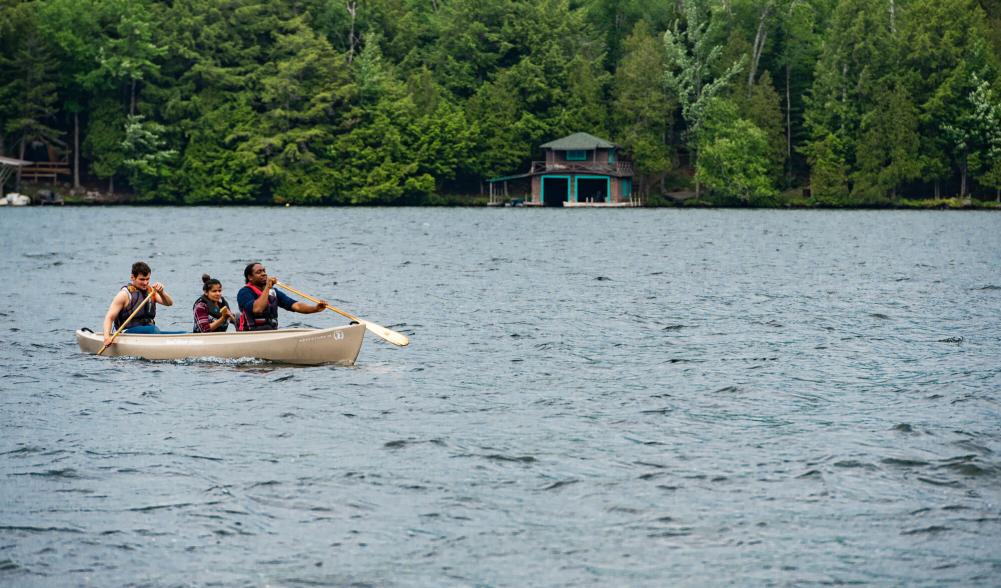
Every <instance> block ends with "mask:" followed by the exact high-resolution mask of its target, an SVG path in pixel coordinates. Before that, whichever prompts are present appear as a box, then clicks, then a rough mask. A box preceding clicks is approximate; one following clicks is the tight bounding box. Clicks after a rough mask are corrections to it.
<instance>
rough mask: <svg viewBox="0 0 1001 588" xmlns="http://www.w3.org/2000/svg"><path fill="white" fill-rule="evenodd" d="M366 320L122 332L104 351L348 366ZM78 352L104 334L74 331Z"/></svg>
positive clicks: (96, 346)
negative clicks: (298, 326)
mask: <svg viewBox="0 0 1001 588" xmlns="http://www.w3.org/2000/svg"><path fill="white" fill-rule="evenodd" d="M364 338H365V325H346V326H342V327H332V328H330V329H278V330H277V331H249V332H223V333H184V334H179V335H133V334H128V333H122V334H121V335H119V336H118V338H117V339H115V343H114V344H113V345H111V346H110V347H108V348H107V349H105V350H104V353H103V354H102V355H107V356H131V357H141V358H143V359H187V358H192V357H219V358H228V359H238V358H244V357H252V358H257V359H266V360H269V361H279V362H284V363H295V364H304V365H317V364H321V363H335V364H340V365H352V364H354V362H355V359H356V358H357V357H358V352H359V351H361V344H362V341H363V340H364ZM76 342H77V344H78V345H79V346H80V351H83V352H84V353H97V352H98V351H99V350H100V349H101V346H102V345H103V344H104V338H103V337H102V336H101V335H100V334H98V333H94V332H92V331H91V330H90V329H80V330H78V331H77V332H76Z"/></svg>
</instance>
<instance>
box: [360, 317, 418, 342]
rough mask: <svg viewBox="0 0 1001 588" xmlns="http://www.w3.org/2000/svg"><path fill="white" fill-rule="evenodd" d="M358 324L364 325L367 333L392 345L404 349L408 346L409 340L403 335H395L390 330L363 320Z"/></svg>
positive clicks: (395, 333) (394, 332)
mask: <svg viewBox="0 0 1001 588" xmlns="http://www.w3.org/2000/svg"><path fill="white" fill-rule="evenodd" d="M359 322H360V323H361V324H363V325H365V328H366V329H368V331H369V332H371V333H372V334H373V335H376V336H378V337H382V338H383V339H385V340H386V341H389V342H390V343H392V344H393V345H398V346H399V347H406V346H407V345H410V339H408V338H407V336H406V335H404V334H403V333H397V332H396V331H394V330H392V329H387V328H386V327H384V326H382V325H377V324H375V323H370V322H368V321H365V320H362V321H359Z"/></svg>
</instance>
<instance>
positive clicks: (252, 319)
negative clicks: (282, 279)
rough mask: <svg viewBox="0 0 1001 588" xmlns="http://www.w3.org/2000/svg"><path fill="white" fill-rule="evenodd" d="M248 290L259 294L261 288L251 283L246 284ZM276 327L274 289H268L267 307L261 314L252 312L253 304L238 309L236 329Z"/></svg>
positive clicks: (276, 309) (276, 301) (247, 329)
mask: <svg viewBox="0 0 1001 588" xmlns="http://www.w3.org/2000/svg"><path fill="white" fill-rule="evenodd" d="M247 287H248V288H250V290H251V291H252V292H253V293H254V294H256V295H258V296H260V295H261V290H260V289H259V288H257V286H254V285H253V284H249V283H248V284H247ZM277 328H278V294H277V293H275V291H274V290H270V291H268V307H267V308H266V309H264V313H262V314H254V305H253V304H250V305H249V306H247V308H241V309H240V324H239V326H237V328H236V330H238V331H273V330H275V329H277Z"/></svg>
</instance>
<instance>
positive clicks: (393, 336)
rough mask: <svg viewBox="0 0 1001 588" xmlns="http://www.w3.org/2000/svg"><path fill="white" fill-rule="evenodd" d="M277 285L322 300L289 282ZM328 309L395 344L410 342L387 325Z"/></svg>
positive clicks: (339, 310) (317, 301)
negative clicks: (301, 290) (290, 284)
mask: <svg viewBox="0 0 1001 588" xmlns="http://www.w3.org/2000/svg"><path fill="white" fill-rule="evenodd" d="M275 285H276V286H278V287H279V288H284V289H286V290H288V291H289V292H292V293H294V294H298V295H299V296H302V297H303V298H306V299H308V300H312V301H313V302H316V303H319V302H320V300H319V299H318V298H313V297H312V296H310V295H309V294H306V293H305V292H300V291H299V290H296V289H295V288H293V287H292V286H289V285H288V284H283V283H281V282H277V283H275ZM327 310H330V311H333V312H336V313H337V314H339V315H341V316H343V317H347V318H348V319H349V320H352V321H357V322H359V323H361V324H363V325H365V328H366V329H368V330H369V331H371V332H372V333H373V334H375V335H378V336H379V337H382V338H383V339H385V340H386V341H389V342H390V343H392V344H393V345H399V346H400V347H404V346H406V345H409V344H410V339H408V338H407V336H406V335H404V334H403V333H397V332H396V331H394V330H392V329H387V328H386V327H384V326H382V325H377V324H375V323H372V322H369V321H366V320H363V319H360V318H358V317H356V316H355V315H353V314H349V313H347V312H344V311H343V310H341V309H339V308H334V307H333V306H329V305H328V306H327Z"/></svg>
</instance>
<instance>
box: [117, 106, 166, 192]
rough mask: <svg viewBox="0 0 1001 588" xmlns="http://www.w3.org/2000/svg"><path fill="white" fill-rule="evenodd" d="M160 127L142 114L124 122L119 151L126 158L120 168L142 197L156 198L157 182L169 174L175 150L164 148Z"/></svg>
mask: <svg viewBox="0 0 1001 588" xmlns="http://www.w3.org/2000/svg"><path fill="white" fill-rule="evenodd" d="M164 131H165V128H164V126H163V125H161V124H159V123H155V122H151V121H146V120H145V117H144V116H142V115H129V116H128V118H127V119H126V121H125V138H124V139H123V140H122V150H123V151H124V152H125V153H126V154H128V156H127V157H128V158H127V159H125V160H124V161H122V165H123V166H124V167H125V169H126V171H127V172H128V176H129V181H130V182H131V184H132V186H133V187H134V188H136V189H137V190H139V191H140V194H142V195H143V197H145V198H155V197H156V196H157V194H156V187H157V184H158V181H159V180H161V179H163V178H166V177H168V176H169V174H170V169H171V167H172V165H173V163H174V160H175V159H176V158H177V151H176V150H174V149H166V148H165V142H164V140H163V137H162V135H163V134H164Z"/></svg>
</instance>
